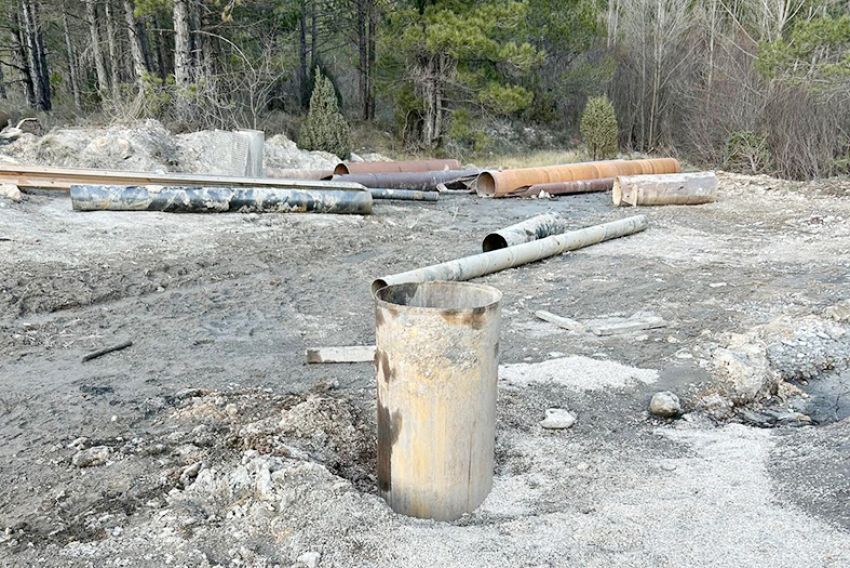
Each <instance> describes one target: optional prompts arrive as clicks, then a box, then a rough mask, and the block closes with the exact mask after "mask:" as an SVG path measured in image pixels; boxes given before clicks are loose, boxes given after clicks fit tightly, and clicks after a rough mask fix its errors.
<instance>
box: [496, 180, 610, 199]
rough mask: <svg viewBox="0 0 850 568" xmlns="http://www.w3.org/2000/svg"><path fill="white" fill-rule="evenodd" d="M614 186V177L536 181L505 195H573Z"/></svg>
mask: <svg viewBox="0 0 850 568" xmlns="http://www.w3.org/2000/svg"><path fill="white" fill-rule="evenodd" d="M613 186H614V178H599V179H583V180H579V181H558V182H555V183H538V184H536V185H532V186H531V187H527V188H524V189H520V190H519V191H515V192H513V193H511V194H510V195H508V196H506V197H537V196H538V195H540V194H541V193H543V192H546V193H547V194H549V195H573V194H576V193H594V192H599V191H610V190H611V188H612V187H613Z"/></svg>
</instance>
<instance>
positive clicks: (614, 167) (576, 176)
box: [475, 158, 680, 197]
mask: <svg viewBox="0 0 850 568" xmlns="http://www.w3.org/2000/svg"><path fill="white" fill-rule="evenodd" d="M679 171H680V167H679V161H678V160H676V159H674V158H655V159H650V160H603V161H599V162H581V163H578V164H566V165H562V166H547V167H543V168H523V169H517V170H503V171H485V172H482V173H481V174H480V175H479V176H478V179H477V180H476V183H475V185H476V191H477V193H478V195H484V196H488V197H505V196H507V195H508V194H510V193H512V192H515V191H517V190H519V189H522V188H526V187H529V186H532V185H537V184H541V183H557V182H564V181H581V180H589V179H600V178H612V177H617V176H630V175H640V174H674V173H678V172H679Z"/></svg>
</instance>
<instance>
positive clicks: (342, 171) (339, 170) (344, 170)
mask: <svg viewBox="0 0 850 568" xmlns="http://www.w3.org/2000/svg"><path fill="white" fill-rule="evenodd" d="M350 173H351V172H350V171H348V164H346V163H345V162H340V163H338V164H337V165H336V167H335V168H334V175H336V176H341V175H348V174H350Z"/></svg>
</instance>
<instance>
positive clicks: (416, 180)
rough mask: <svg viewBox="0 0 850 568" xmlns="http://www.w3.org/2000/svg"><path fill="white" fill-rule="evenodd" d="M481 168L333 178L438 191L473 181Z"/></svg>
mask: <svg viewBox="0 0 850 568" xmlns="http://www.w3.org/2000/svg"><path fill="white" fill-rule="evenodd" d="M479 173H481V170H474V169H469V170H441V171H430V172H383V173H372V174H344V175H335V176H333V178H331V179H332V180H333V181H338V182H351V183H359V184H360V185H365V186H366V187H386V188H391V189H419V190H422V191H436V189H437V186H438V185H440V184H443V185H445V186H447V187H454V186H455V185H457V184H458V183H460V184H464V185H465V184H468V183H471V182H472V181H473V180H474V179H475V176H477V175H478V174H479Z"/></svg>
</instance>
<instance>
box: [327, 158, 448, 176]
mask: <svg viewBox="0 0 850 568" xmlns="http://www.w3.org/2000/svg"><path fill="white" fill-rule="evenodd" d="M457 169H460V162H458V161H457V160H385V161H379V162H343V163H340V164H337V166H336V167H335V168H334V173H335V174H377V173H380V172H433V171H439V170H457Z"/></svg>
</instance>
